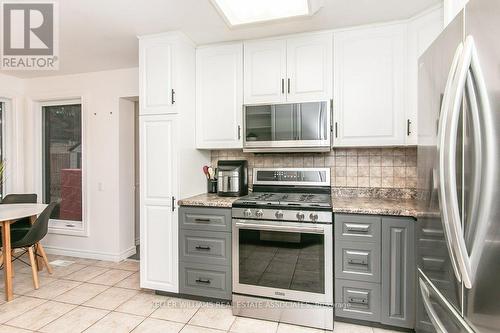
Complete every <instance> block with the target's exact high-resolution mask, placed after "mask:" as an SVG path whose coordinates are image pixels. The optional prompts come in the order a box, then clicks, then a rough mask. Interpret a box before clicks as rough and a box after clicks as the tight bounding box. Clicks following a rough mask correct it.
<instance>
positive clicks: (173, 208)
mask: <svg viewBox="0 0 500 333" xmlns="http://www.w3.org/2000/svg"><path fill="white" fill-rule="evenodd" d="M172 211H175V197H174V196H172Z"/></svg>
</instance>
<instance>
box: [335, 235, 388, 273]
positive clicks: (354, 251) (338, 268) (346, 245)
mask: <svg viewBox="0 0 500 333" xmlns="http://www.w3.org/2000/svg"><path fill="white" fill-rule="evenodd" d="M335 277H336V278H341V279H350V280H357V281H366V282H380V245H379V244H374V243H357V242H345V241H337V242H336V243H335Z"/></svg>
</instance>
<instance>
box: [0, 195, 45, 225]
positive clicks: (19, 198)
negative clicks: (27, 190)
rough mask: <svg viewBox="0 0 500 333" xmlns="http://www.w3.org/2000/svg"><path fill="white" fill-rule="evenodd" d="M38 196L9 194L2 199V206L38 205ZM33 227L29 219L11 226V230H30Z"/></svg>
mask: <svg viewBox="0 0 500 333" xmlns="http://www.w3.org/2000/svg"><path fill="white" fill-rule="evenodd" d="M36 202H37V195H36V194H34V193H33V194H17V193H16V194H7V195H6V196H5V198H3V199H2V202H1V204H23V203H24V204H25V203H36ZM30 227H31V221H30V219H29V217H26V218H24V219H21V220H19V221H17V222H16V223H13V224H12V225H11V226H10V230H14V229H23V230H28V229H29V228H30Z"/></svg>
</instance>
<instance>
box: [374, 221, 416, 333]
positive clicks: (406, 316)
mask: <svg viewBox="0 0 500 333" xmlns="http://www.w3.org/2000/svg"><path fill="white" fill-rule="evenodd" d="M414 230H415V222H414V221H412V220H410V219H407V218H398V217H385V218H383V219H382V293H381V295H382V298H381V300H382V306H381V308H382V318H381V322H382V323H383V324H387V325H394V326H399V327H407V328H413V327H414V325H415V275H416V271H415V267H416V264H415V231H414Z"/></svg>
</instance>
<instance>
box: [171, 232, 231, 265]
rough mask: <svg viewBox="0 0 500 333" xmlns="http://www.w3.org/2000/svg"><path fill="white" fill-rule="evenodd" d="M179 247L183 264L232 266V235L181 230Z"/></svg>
mask: <svg viewBox="0 0 500 333" xmlns="http://www.w3.org/2000/svg"><path fill="white" fill-rule="evenodd" d="M179 245H180V251H179V254H180V260H181V261H182V262H194V263H196V262H197V263H201V264H214V265H222V266H229V265H231V234H230V233H226V232H214V231H196V230H181V232H180V240H179Z"/></svg>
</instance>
